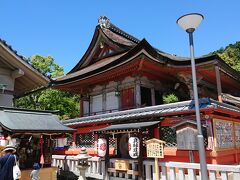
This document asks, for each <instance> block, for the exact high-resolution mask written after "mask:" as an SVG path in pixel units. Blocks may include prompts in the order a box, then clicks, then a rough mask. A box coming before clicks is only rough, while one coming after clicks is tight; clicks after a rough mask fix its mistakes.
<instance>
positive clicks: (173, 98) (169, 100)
mask: <svg viewBox="0 0 240 180" xmlns="http://www.w3.org/2000/svg"><path fill="white" fill-rule="evenodd" d="M178 101H179V99H178V97H177V96H176V95H175V94H173V93H171V94H167V95H164V96H163V102H164V104H169V103H174V102H178Z"/></svg>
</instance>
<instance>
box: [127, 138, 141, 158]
mask: <svg viewBox="0 0 240 180" xmlns="http://www.w3.org/2000/svg"><path fill="white" fill-rule="evenodd" d="M128 152H129V156H130V157H131V158H133V159H135V158H138V157H139V152H140V140H139V138H138V137H130V138H129V139H128Z"/></svg>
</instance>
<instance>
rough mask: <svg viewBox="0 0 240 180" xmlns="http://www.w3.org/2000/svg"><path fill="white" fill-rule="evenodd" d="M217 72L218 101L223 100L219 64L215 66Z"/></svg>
mask: <svg viewBox="0 0 240 180" xmlns="http://www.w3.org/2000/svg"><path fill="white" fill-rule="evenodd" d="M215 73H216V82H217V93H218V101H219V102H222V85H221V77H220V72H219V67H218V66H217V65H216V66H215Z"/></svg>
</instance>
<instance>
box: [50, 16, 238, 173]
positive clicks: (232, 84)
mask: <svg viewBox="0 0 240 180" xmlns="http://www.w3.org/2000/svg"><path fill="white" fill-rule="evenodd" d="M196 70H197V84H198V90H199V97H200V112H201V121H202V129H203V134H204V139H205V147H206V155H207V162H208V163H218V164H234V163H236V164H238V163H239V158H238V157H239V154H240V151H239V149H238V148H239V146H240V121H239V120H240V109H239V107H238V106H239V98H237V97H238V96H240V93H239V92H240V73H239V72H237V71H235V70H234V69H232V68H231V67H230V66H228V65H227V64H226V63H225V62H224V61H223V60H222V59H221V58H220V57H219V56H217V55H207V56H202V57H198V58H196ZM53 87H54V88H56V89H59V90H63V91H69V92H73V93H77V94H80V95H81V96H80V97H81V99H80V109H81V113H80V117H78V118H75V119H70V120H66V121H64V124H65V125H67V126H69V127H71V128H74V129H76V130H77V131H76V132H75V133H74V134H73V141H74V143H75V144H76V146H77V147H86V148H88V152H89V154H92V155H96V141H97V140H98V138H102V137H104V138H105V139H106V140H107V154H106V156H105V159H106V161H109V159H111V158H117V159H126V158H127V159H131V157H130V156H129V154H128V143H127V142H128V139H129V137H132V136H137V137H139V139H140V142H141V143H140V144H141V146H140V149H141V150H140V156H139V158H138V163H139V167H140V169H141V158H144V157H145V156H146V148H145V141H146V140H148V139H150V138H158V139H161V140H163V141H165V142H166V144H165V148H164V159H163V161H186V162H189V161H190V160H191V162H199V158H198V152H197V142H196V141H197V140H196V135H197V131H196V129H197V128H196V119H195V110H194V106H195V105H194V101H193V100H192V99H193V87H192V76H191V61H190V59H189V58H188V57H179V56H176V55H172V54H168V53H165V52H162V51H161V50H158V49H157V48H155V47H152V46H151V45H150V44H149V43H148V41H147V40H146V39H142V40H138V39H137V38H135V37H133V36H132V35H130V34H128V33H126V32H124V31H123V30H121V29H120V28H118V27H117V26H115V25H114V24H112V23H111V22H110V20H109V19H108V18H107V17H105V16H103V17H100V18H99V21H98V25H97V26H96V29H95V32H94V35H93V38H92V40H91V42H90V45H89V47H88V49H87V50H86V52H85V54H84V55H83V57H82V58H81V59H80V61H79V62H78V63H77V64H76V66H75V67H73V69H72V70H71V71H70V72H69V73H67V74H66V75H65V76H63V77H60V78H57V79H56V80H55V81H54V82H53ZM169 94H174V95H176V96H177V97H178V99H179V102H175V103H171V104H164V97H166V96H167V95H169ZM109 147H110V149H109ZM230 149H231V150H232V151H226V150H230ZM71 152H73V151H71ZM189 152H190V153H189ZM189 159H190V160H189ZM110 166H111V165H110V164H108V165H107V167H109V168H111V167H110ZM138 172H139V173H141V170H138Z"/></svg>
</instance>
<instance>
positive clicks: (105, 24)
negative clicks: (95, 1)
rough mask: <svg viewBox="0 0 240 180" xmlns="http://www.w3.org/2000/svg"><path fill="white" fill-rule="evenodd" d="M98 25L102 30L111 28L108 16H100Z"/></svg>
mask: <svg viewBox="0 0 240 180" xmlns="http://www.w3.org/2000/svg"><path fill="white" fill-rule="evenodd" d="M98 24H99V25H100V27H101V28H109V27H110V20H109V19H108V18H107V17H106V16H100V18H99V19H98Z"/></svg>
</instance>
